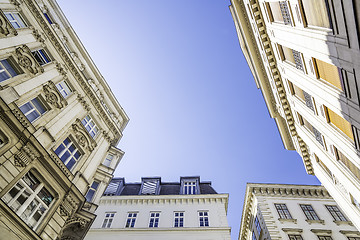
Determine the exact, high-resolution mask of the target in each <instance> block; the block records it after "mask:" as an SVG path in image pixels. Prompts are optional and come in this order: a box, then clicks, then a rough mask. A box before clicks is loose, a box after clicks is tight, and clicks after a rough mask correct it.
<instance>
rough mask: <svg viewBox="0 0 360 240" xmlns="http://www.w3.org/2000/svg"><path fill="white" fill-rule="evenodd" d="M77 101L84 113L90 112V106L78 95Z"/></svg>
mask: <svg viewBox="0 0 360 240" xmlns="http://www.w3.org/2000/svg"><path fill="white" fill-rule="evenodd" d="M77 99H78V100H79V102H80V103H81V105H82V106H83V107H84V108H85V110H86V111H88V112H90V106H89V104H88V103H87V102H86V101H85V99H84V97H83V96H81V95H80V94H78V96H77Z"/></svg>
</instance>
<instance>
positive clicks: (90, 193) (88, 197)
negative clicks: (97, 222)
mask: <svg viewBox="0 0 360 240" xmlns="http://www.w3.org/2000/svg"><path fill="white" fill-rule="evenodd" d="M99 184H100V182H98V181H93V182H92V184H91V186H90V188H89V190H88V192H87V193H86V196H85V198H86V201H88V202H92V200H93V198H94V195H95V193H96V190H97V189H98V187H99Z"/></svg>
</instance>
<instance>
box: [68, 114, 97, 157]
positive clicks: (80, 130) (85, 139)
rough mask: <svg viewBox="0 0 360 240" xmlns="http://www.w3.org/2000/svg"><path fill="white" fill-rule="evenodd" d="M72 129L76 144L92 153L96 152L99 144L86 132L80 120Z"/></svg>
mask: <svg viewBox="0 0 360 240" xmlns="http://www.w3.org/2000/svg"><path fill="white" fill-rule="evenodd" d="M72 129H73V130H74V133H75V138H76V142H77V143H78V144H79V145H80V146H81V147H83V148H85V149H87V150H89V151H90V152H91V151H92V150H94V148H95V147H96V145H97V144H96V142H95V140H94V139H93V138H92V137H91V136H90V134H89V133H88V132H87V131H86V129H85V127H84V126H83V125H82V123H81V121H80V119H76V121H75V123H73V124H72Z"/></svg>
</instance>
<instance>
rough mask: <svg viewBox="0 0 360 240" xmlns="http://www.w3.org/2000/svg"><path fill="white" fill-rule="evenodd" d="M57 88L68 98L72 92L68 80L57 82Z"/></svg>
mask: <svg viewBox="0 0 360 240" xmlns="http://www.w3.org/2000/svg"><path fill="white" fill-rule="evenodd" d="M56 88H57V89H58V90H59V92H60V93H61V95H62V96H63V97H64V98H67V97H68V96H69V95H70V94H71V92H72V91H71V89H70V87H69V85H68V84H67V83H66V81H61V82H59V83H57V84H56Z"/></svg>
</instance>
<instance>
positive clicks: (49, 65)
mask: <svg viewBox="0 0 360 240" xmlns="http://www.w3.org/2000/svg"><path fill="white" fill-rule="evenodd" d="M128 121H129V118H128V117H127V115H126V113H125V112H124V110H123V109H122V108H121V106H120V105H119V103H118V102H117V100H116V98H115V96H114V95H113V93H112V92H111V90H110V88H109V86H108V85H107V83H106V82H105V80H104V78H103V77H102V75H101V74H100V72H99V71H98V69H97V68H96V66H95V64H94V63H93V61H92V60H91V58H90V56H89V55H88V53H87V52H86V50H85V48H84V46H83V45H82V44H81V42H80V40H79V39H78V37H77V36H76V33H75V32H74V30H73V29H72V27H71V26H70V24H69V22H68V21H67V19H66V18H65V16H64V14H63V13H62V11H61V9H60V8H59V6H58V5H57V3H56V1H55V0H37V1H35V0H19V1H17V0H1V1H0V199H1V200H0V239H10V240H15V239H21V240H24V239H59V240H60V239H73V240H75V239H83V237H84V235H85V234H86V232H87V231H88V229H89V227H90V225H91V224H92V222H93V220H94V218H95V214H94V212H95V209H96V208H97V203H98V202H99V199H100V196H101V195H102V193H103V192H104V190H105V189H106V187H107V185H108V183H109V182H110V180H111V179H112V174H113V171H114V169H115V167H116V166H117V164H118V163H119V161H120V159H121V158H122V156H123V154H124V153H123V151H122V150H120V149H118V148H117V147H116V146H117V144H118V142H119V141H120V139H121V137H122V131H123V130H124V128H125V126H126V125H127V123H128Z"/></svg>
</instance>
